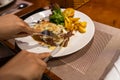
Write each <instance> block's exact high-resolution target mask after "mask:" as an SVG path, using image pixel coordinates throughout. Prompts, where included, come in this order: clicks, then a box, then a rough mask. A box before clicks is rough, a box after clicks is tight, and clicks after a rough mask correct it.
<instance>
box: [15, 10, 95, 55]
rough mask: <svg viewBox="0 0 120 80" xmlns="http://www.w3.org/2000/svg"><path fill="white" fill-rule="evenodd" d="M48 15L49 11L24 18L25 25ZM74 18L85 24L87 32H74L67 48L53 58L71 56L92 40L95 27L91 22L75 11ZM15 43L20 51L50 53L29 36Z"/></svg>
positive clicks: (18, 39)
mask: <svg viewBox="0 0 120 80" xmlns="http://www.w3.org/2000/svg"><path fill="white" fill-rule="evenodd" d="M62 10H64V9H62ZM50 14H51V11H50V10H45V11H42V12H38V13H36V14H33V15H32V16H30V17H28V18H26V19H25V22H27V23H30V22H34V21H35V22H36V21H38V20H39V19H40V18H43V17H45V16H49V15H50ZM74 17H79V18H80V20H81V21H86V22H87V27H86V29H87V32H86V33H83V34H82V33H79V32H76V33H75V35H74V36H72V37H71V38H70V41H69V43H68V46H67V47H65V48H62V49H61V50H60V51H59V52H58V53H57V54H56V55H54V57H61V56H65V55H69V54H72V53H74V52H76V51H78V50H80V49H81V48H83V47H84V46H86V45H87V44H88V43H89V42H90V41H91V39H92V38H93V36H94V32H95V27H94V23H93V21H92V20H91V19H90V18H89V17H88V16H87V15H85V14H84V13H82V12H80V11H75V15H74ZM16 42H17V44H18V46H19V47H20V48H21V49H23V50H27V51H30V52H35V53H41V52H50V51H51V50H49V49H48V48H45V47H42V46H40V44H38V42H37V41H35V40H34V39H32V37H31V36H27V37H24V38H16ZM21 42H22V43H21Z"/></svg>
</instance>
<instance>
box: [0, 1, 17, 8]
mask: <svg viewBox="0 0 120 80" xmlns="http://www.w3.org/2000/svg"><path fill="white" fill-rule="evenodd" d="M13 1H15V0H0V8H2V7H4V6H7V5H9V4H10V3H12V2H13Z"/></svg>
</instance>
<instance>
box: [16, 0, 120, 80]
mask: <svg viewBox="0 0 120 80" xmlns="http://www.w3.org/2000/svg"><path fill="white" fill-rule="evenodd" d="M25 1H28V2H31V3H33V5H32V6H30V7H27V8H25V9H23V10H22V11H20V12H18V13H16V15H18V16H23V15H25V14H28V13H30V12H32V11H34V10H36V9H39V8H42V7H45V6H48V5H49V2H48V1H46V0H25ZM49 1H50V0H49ZM54 1H56V2H59V3H58V4H62V3H63V2H62V1H60V0H54ZM66 1H67V0H66ZM68 1H69V0H68ZM69 3H70V2H69ZM65 4H67V3H65ZM70 4H72V2H71V3H70ZM119 4H120V1H119V0H116V1H115V0H90V1H89V2H88V3H86V4H85V5H83V6H81V7H79V8H77V10H79V11H81V12H83V13H85V14H87V15H88V16H89V17H91V19H93V20H95V21H98V22H101V23H104V24H108V25H111V26H113V27H116V28H120V15H119V13H120V11H119V9H120V5H119ZM65 7H67V6H66V5H65ZM47 73H48V72H47ZM49 75H50V76H52V77H54V78H55V79H54V80H60V79H59V78H58V77H56V76H55V75H54V73H49Z"/></svg>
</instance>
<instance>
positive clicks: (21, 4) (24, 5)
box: [1, 3, 28, 15]
mask: <svg viewBox="0 0 120 80" xmlns="http://www.w3.org/2000/svg"><path fill="white" fill-rule="evenodd" d="M27 6H28V4H26V3H20V4H18V5H17V6H16V7H15V8H14V9H10V10H8V11H6V12H4V13H2V14H1V15H5V14H9V13H11V12H13V11H15V10H17V9H23V8H25V7H27Z"/></svg>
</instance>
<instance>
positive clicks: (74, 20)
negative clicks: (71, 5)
mask: <svg viewBox="0 0 120 80" xmlns="http://www.w3.org/2000/svg"><path fill="white" fill-rule="evenodd" d="M69 19H70V20H71V21H72V22H76V21H78V20H79V19H80V18H69Z"/></svg>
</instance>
